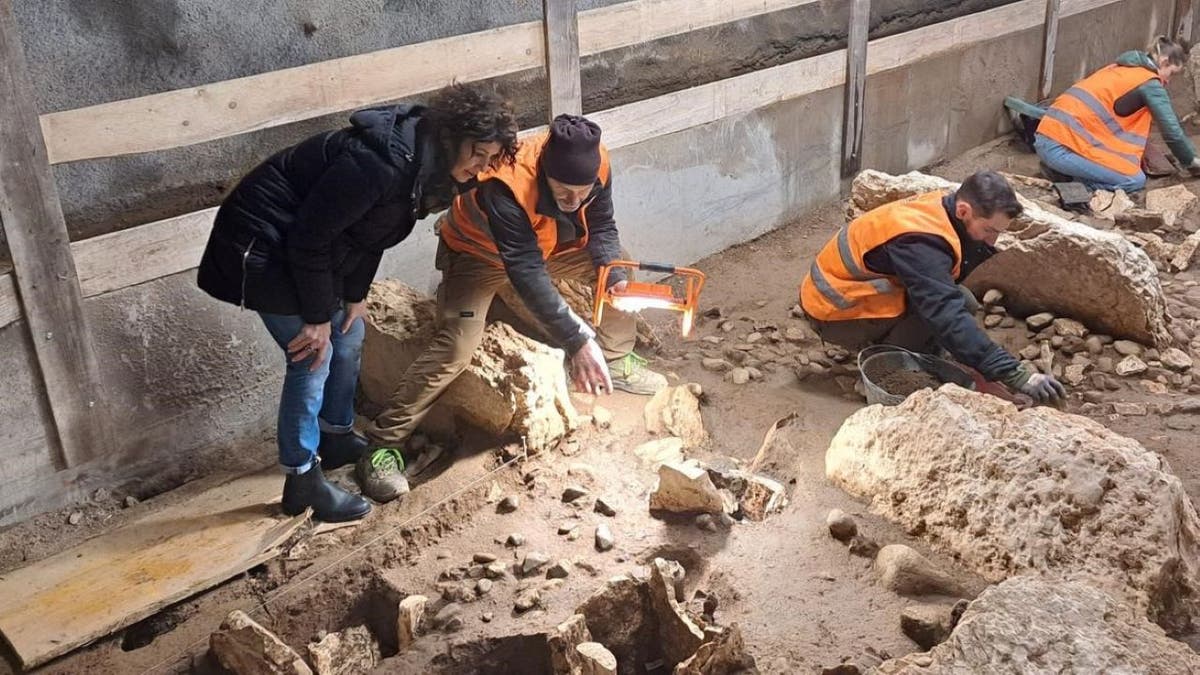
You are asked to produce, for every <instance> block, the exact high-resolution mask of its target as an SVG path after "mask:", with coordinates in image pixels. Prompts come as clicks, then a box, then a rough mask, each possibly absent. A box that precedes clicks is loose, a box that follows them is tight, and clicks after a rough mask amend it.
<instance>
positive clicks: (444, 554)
mask: <svg viewBox="0 0 1200 675" xmlns="http://www.w3.org/2000/svg"><path fill="white" fill-rule="evenodd" d="M449 558H450V551H447V550H446V549H442V550H440V551H438V552H437V559H438V560H448V559H449Z"/></svg>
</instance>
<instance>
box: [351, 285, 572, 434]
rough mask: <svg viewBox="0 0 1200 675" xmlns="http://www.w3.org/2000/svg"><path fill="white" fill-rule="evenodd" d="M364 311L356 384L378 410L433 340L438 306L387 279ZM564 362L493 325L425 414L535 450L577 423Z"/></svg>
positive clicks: (509, 329)
mask: <svg viewBox="0 0 1200 675" xmlns="http://www.w3.org/2000/svg"><path fill="white" fill-rule="evenodd" d="M367 309H368V312H369V317H368V320H367V333H366V339H365V342H364V345H363V368H362V376H361V378H360V380H361V382H362V388H363V394H364V395H365V396H366V397H367V399H368V400H370V401H371V402H372V403H374V404H375V405H383V404H384V403H386V402H387V400H388V399H389V398H390V397H391V395H392V392H393V391H394V390H395V389H396V387H397V386H399V384H400V382H401V381H402V379H403V376H404V372H405V370H407V369H408V366H409V365H410V364H411V363H412V362H413V361H415V360H416V359H417V357H418V356H420V354H421V352H423V351H424V350H425V348H426V347H427V346H428V345H429V343H430V341H431V340H432V339H433V335H434V331H435V329H436V317H435V314H436V311H437V308H436V304H435V303H434V301H433V299H431V298H429V297H427V296H425V295H423V294H421V293H419V292H417V291H415V290H414V289H412V288H411V287H409V286H407V285H405V284H403V283H402V282H399V281H394V280H387V281H381V282H378V283H376V284H374V285H373V286H372V287H371V292H370V294H369V295H368V298H367ZM563 363H564V354H563V352H562V350H559V349H555V348H553V347H548V346H546V345H544V344H542V343H540V342H537V341H535V340H533V339H531V338H528V337H526V336H524V335H522V334H521V333H519V332H517V331H516V330H515V329H514V328H513V327H512V326H509V325H508V324H504V323H493V324H491V325H489V326H488V328H487V331H486V332H485V333H484V336H483V340H482V342H481V343H480V346H479V348H478V349H476V350H475V353H474V354H473V355H472V357H471V363H470V365H468V366H467V368H466V370H465V371H463V373H462V374H461V375H459V376H458V378H456V379H455V380H454V384H452V385H451V386H450V388H449V389H447V390H446V393H445V394H443V395H442V397H441V399H439V400H438V402H437V404H436V405H435V406H434V411H433V413H432V414H433V415H435V416H440V417H442V418H447V417H452V418H454V419H456V420H459V421H462V422H465V423H467V424H469V425H471V426H474V427H477V428H480V429H482V430H484V431H486V432H488V433H491V434H496V435H499V434H503V433H505V432H511V433H515V434H517V435H518V436H521V437H522V438H524V439H525V443H526V446H527V447H528V449H529V451H530V452H531V453H536V452H540V451H542V450H544V449H546V448H548V447H551V446H553V445H554V444H555V443H557V442H558V441H559V440H561V439H562V438H563V436H565V435H566V434H567V433H569V432H570V431H571V430H573V429H575V428H577V427H578V426H579V415H578V413H577V412H576V410H575V407H574V405H573V404H572V403H571V399H570V393H569V390H568V386H567V379H566V371H565V369H564V366H563Z"/></svg>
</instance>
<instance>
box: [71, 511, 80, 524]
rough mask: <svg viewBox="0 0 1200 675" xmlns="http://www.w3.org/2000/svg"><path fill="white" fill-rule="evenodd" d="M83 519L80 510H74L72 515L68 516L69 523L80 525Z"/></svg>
mask: <svg viewBox="0 0 1200 675" xmlns="http://www.w3.org/2000/svg"><path fill="white" fill-rule="evenodd" d="M82 520H83V514H82V513H80V512H78V511H72V512H71V515H69V516H67V524H69V525H78V524H79V522H80V521H82Z"/></svg>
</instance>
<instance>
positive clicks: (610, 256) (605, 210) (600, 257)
mask: <svg viewBox="0 0 1200 675" xmlns="http://www.w3.org/2000/svg"><path fill="white" fill-rule="evenodd" d="M587 222H588V245H587V249H588V254H589V255H591V257H592V264H593V265H595V266H596V268H597V269H599V268H600V266H601V265H607V264H609V263H610V262H612V261H614V260H620V259H621V235H620V233H618V232H617V223H616V220H614V219H613V203H612V179H611V178H610V179H609V180H608V183H606V184H605V185H603V186H601V187H600V189H599V190H597V191H596V194H595V196H593V197H592V200H591V202H590V203H589V204H588V206H587ZM625 278H626V270H624V269H614V270H612V271H611V272H610V273H609V275H608V285H609V286H612V285H613V284H615V283H617V282H618V281H623V280H624V279H625Z"/></svg>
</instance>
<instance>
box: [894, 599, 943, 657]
mask: <svg viewBox="0 0 1200 675" xmlns="http://www.w3.org/2000/svg"><path fill="white" fill-rule="evenodd" d="M952 611H953V607H951V606H947V605H911V606H909V607H905V608H904V610H903V611H902V612H900V629H901V630H903V631H904V634H905V635H907V636H908V637H909V639H911V640H912V641H913V642H915V643H917V644H918V645H920V646H921V648H922V649H925V650H930V649H933V648H934V647H936V646H937V645H939V644H941V643H943V642H945V641H946V638H948V637H950V630H951V625H950V621H951V612H952Z"/></svg>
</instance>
